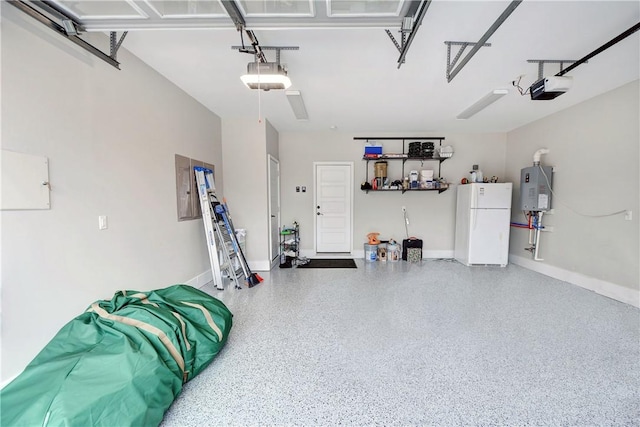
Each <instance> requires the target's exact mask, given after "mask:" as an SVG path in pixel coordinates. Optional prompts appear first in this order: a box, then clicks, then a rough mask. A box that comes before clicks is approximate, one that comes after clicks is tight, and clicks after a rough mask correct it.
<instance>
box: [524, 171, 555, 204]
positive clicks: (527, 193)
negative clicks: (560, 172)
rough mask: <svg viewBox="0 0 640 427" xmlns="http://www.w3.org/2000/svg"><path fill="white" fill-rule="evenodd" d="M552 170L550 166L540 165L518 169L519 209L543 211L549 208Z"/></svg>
mask: <svg viewBox="0 0 640 427" xmlns="http://www.w3.org/2000/svg"><path fill="white" fill-rule="evenodd" d="M542 171H544V175H543V173H542ZM552 172H553V168H552V167H551V166H540V165H536V166H529V167H528V168H524V169H522V170H521V171H520V210H523V211H533V212H540V211H543V212H544V211H548V210H549V209H551V189H550V188H549V186H550V185H551V184H552ZM545 175H546V176H547V177H546V178H545ZM547 178H548V181H549V182H547Z"/></svg>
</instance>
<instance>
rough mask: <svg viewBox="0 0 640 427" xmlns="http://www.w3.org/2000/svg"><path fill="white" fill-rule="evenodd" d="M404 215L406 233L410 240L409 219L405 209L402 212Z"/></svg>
mask: <svg viewBox="0 0 640 427" xmlns="http://www.w3.org/2000/svg"><path fill="white" fill-rule="evenodd" d="M402 215H403V216H404V232H405V234H406V235H407V239H408V238H409V227H408V225H409V218H408V217H407V210H406V209H404V210H403V211H402Z"/></svg>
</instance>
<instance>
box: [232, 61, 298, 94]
mask: <svg viewBox="0 0 640 427" xmlns="http://www.w3.org/2000/svg"><path fill="white" fill-rule="evenodd" d="M240 80H242V83H244V84H245V85H246V86H247V87H248V88H250V89H262V90H271V89H288V88H289V86H291V79H289V77H288V76H287V71H286V70H285V69H284V68H283V67H282V66H281V65H280V64H278V63H275V62H249V64H247V74H245V75H243V76H240Z"/></svg>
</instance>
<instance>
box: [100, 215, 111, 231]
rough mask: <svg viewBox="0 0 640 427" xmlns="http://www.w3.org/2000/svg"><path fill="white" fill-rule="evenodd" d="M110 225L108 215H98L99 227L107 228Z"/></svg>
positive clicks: (101, 228)
mask: <svg viewBox="0 0 640 427" xmlns="http://www.w3.org/2000/svg"><path fill="white" fill-rule="evenodd" d="M108 227H109V223H108V222H107V216H106V215H100V216H99V217H98V229H100V230H106V229H107V228H108Z"/></svg>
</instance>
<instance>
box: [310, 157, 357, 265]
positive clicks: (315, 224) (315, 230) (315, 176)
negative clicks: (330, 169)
mask: <svg viewBox="0 0 640 427" xmlns="http://www.w3.org/2000/svg"><path fill="white" fill-rule="evenodd" d="M318 166H349V194H348V197H349V202H350V203H349V210H350V212H349V222H350V225H349V226H350V229H351V233H350V234H349V252H348V253H349V254H353V224H354V222H353V196H354V192H353V185H354V184H353V183H354V169H355V168H354V162H313V206H312V207H311V208H312V215H313V250H314V252H315V253H316V255H317V254H318V242H317V236H318V216H317V215H316V206H318V194H317V191H316V189H317V188H318V174H317V170H318ZM320 253H327V252H320Z"/></svg>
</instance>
